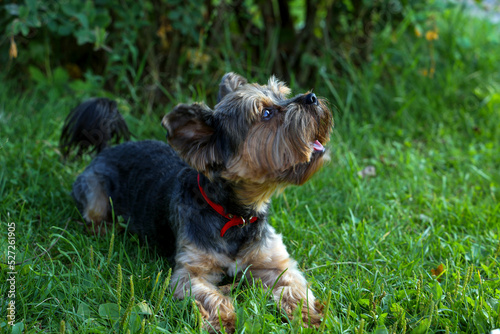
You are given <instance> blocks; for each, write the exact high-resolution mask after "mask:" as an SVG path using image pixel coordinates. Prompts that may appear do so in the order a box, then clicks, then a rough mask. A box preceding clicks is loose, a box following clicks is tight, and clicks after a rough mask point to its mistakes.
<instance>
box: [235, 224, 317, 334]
mask: <svg viewBox="0 0 500 334" xmlns="http://www.w3.org/2000/svg"><path fill="white" fill-rule="evenodd" d="M240 261H241V263H242V264H243V266H244V267H245V266H250V272H251V274H252V276H253V277H254V278H257V279H260V280H261V281H262V284H263V285H264V287H267V288H272V287H273V286H274V288H273V291H272V293H273V297H274V300H275V301H276V302H277V303H279V305H280V306H281V308H282V309H283V310H284V311H285V312H286V313H287V315H288V316H289V317H292V313H293V311H294V310H295V308H296V307H297V305H299V304H300V302H301V301H302V302H303V308H302V317H303V321H304V324H311V325H313V326H318V325H319V324H320V323H321V314H320V310H319V308H318V307H317V305H316V300H315V297H314V295H313V294H312V292H311V290H309V288H308V286H307V282H306V279H305V278H304V276H303V275H302V273H301V272H300V271H299V270H298V268H297V262H296V261H295V260H293V259H291V258H290V256H289V255H288V252H287V251H286V248H285V245H284V244H283V241H282V239H281V236H280V235H277V234H276V233H275V232H274V231H273V232H272V233H270V234H269V235H268V238H267V240H266V244H265V246H262V247H258V248H250V249H248V250H247V252H246V253H245V254H244V257H243V258H241V259H240ZM280 275H281V277H280Z"/></svg>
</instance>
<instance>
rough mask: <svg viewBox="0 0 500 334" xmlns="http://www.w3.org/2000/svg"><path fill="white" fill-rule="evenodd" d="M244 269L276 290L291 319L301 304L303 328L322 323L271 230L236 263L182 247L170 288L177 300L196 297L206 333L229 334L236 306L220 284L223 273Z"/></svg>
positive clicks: (294, 266)
mask: <svg viewBox="0 0 500 334" xmlns="http://www.w3.org/2000/svg"><path fill="white" fill-rule="evenodd" d="M247 268H248V269H249V270H246V269H247ZM245 270H246V274H247V275H248V277H249V278H250V277H253V278H255V279H259V280H260V281H262V283H263V285H264V287H266V288H272V287H274V288H273V291H272V294H273V298H274V300H275V301H276V303H278V304H279V305H280V307H281V308H282V309H283V311H285V312H286V313H287V315H288V317H290V318H292V317H293V312H294V310H295V308H296V307H297V305H299V304H300V303H301V302H302V303H303V308H302V311H301V313H302V318H303V321H304V324H305V325H309V324H310V325H312V326H318V325H319V324H320V323H321V313H320V308H319V306H318V304H317V302H316V299H315V297H314V295H313V294H312V292H311V291H310V290H309V288H308V285H307V282H306V280H305V278H304V276H303V275H302V273H301V272H300V271H299V270H298V268H297V262H296V261H295V260H293V259H291V258H290V256H289V254H288V252H287V251H286V248H285V245H284V244H283V241H282V239H281V235H278V234H276V233H275V232H274V230H272V229H271V233H269V234H268V235H266V239H265V240H263V241H262V242H261V243H258V244H251V245H249V246H248V247H247V248H245V249H242V250H241V252H240V253H239V254H238V256H237V257H236V258H235V259H231V258H229V257H227V256H224V255H221V254H214V253H208V252H206V251H203V250H200V249H198V248H197V247H196V246H195V245H192V244H186V245H184V246H183V247H182V249H181V250H180V251H179V252H178V254H177V256H176V267H175V270H174V274H173V275H172V280H171V286H172V288H175V290H174V296H175V297H176V298H179V299H182V298H185V297H186V296H189V295H192V296H194V297H195V299H196V301H197V303H198V304H199V307H200V312H201V314H202V316H203V317H204V319H205V320H206V323H205V325H204V328H205V329H207V330H208V331H210V332H216V331H219V330H220V329H221V325H222V326H223V327H224V328H225V330H226V332H228V333H231V332H232V331H234V330H235V327H234V324H235V320H236V318H235V313H234V307H233V305H232V302H231V298H230V297H228V296H225V295H224V293H223V292H222V291H221V290H220V289H219V287H217V283H218V282H220V280H221V278H222V275H223V274H224V273H227V274H228V275H231V276H234V275H236V274H237V273H238V272H244V271H245ZM280 276H281V277H280ZM224 290H225V292H228V291H229V289H224Z"/></svg>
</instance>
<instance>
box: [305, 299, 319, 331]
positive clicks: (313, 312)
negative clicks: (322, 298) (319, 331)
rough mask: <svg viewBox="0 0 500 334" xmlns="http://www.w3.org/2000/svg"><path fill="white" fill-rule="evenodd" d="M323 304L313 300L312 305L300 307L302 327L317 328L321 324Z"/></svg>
mask: <svg viewBox="0 0 500 334" xmlns="http://www.w3.org/2000/svg"><path fill="white" fill-rule="evenodd" d="M322 311H323V304H321V303H320V302H319V301H317V300H316V301H315V302H314V307H312V308H307V307H302V321H303V324H304V327H306V328H309V327H316V328H319V326H320V325H321V319H323V312H322Z"/></svg>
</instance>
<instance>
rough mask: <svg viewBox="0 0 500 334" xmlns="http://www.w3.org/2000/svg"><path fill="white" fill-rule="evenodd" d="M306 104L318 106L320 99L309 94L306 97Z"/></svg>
mask: <svg viewBox="0 0 500 334" xmlns="http://www.w3.org/2000/svg"><path fill="white" fill-rule="evenodd" d="M304 103H305V104H315V105H318V98H317V97H316V94H314V93H309V94H307V95H306V96H304Z"/></svg>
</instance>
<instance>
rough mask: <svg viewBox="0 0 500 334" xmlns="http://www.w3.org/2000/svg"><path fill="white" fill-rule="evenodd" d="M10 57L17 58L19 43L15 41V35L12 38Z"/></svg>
mask: <svg viewBox="0 0 500 334" xmlns="http://www.w3.org/2000/svg"><path fill="white" fill-rule="evenodd" d="M9 58H10V59H12V58H17V45H16V41H14V37H11V38H10V49H9Z"/></svg>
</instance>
